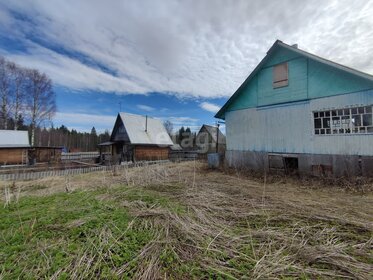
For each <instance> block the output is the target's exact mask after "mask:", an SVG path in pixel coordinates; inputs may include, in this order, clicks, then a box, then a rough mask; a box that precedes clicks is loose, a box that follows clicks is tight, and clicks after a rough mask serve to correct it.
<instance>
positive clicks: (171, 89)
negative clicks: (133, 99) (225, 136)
mask: <svg viewBox="0 0 373 280" xmlns="http://www.w3.org/2000/svg"><path fill="white" fill-rule="evenodd" d="M2 2H3V3H2V4H0V23H1V25H0V32H1V33H2V34H8V35H7V36H13V38H12V39H17V40H22V41H23V43H24V44H25V47H26V51H17V52H13V50H7V55H9V56H11V58H12V59H14V60H16V61H17V62H18V63H20V64H25V65H27V66H30V67H36V68H39V69H41V70H43V71H45V72H46V73H47V74H49V75H50V76H51V77H52V78H53V80H54V82H55V83H56V84H60V85H64V86H67V87H70V88H74V89H81V90H86V89H88V90H99V91H102V92H116V93H118V94H122V93H123V94H125V93H138V94H144V93H151V92H165V93H171V94H177V95H179V96H183V97H205V98H210V97H223V96H224V97H226V96H230V95H232V94H233V92H234V91H235V90H236V89H237V87H238V86H239V85H240V84H241V83H242V82H243V80H244V79H245V78H246V77H247V75H248V74H249V73H250V71H252V70H253V68H254V67H255V66H256V65H257V64H258V62H259V61H260V60H261V59H262V58H263V57H264V56H265V53H266V51H267V50H268V48H269V47H270V46H271V45H272V44H273V42H274V41H275V39H281V40H283V41H284V42H286V43H298V44H299V47H300V48H302V49H305V50H307V51H310V52H314V53H315V54H318V55H320V56H323V57H326V58H328V59H331V60H335V61H336V62H339V63H342V64H346V65H349V66H352V67H356V68H358V69H359V70H362V71H367V72H370V73H372V72H373V44H372V43H371V42H372V41H373V28H371V27H372V25H373V17H372V16H371V15H372V12H373V1H363V0H358V1H352V2H351V1H347V0H341V1H337V0H333V1H324V0H314V1H307V3H304V2H303V1H291V0H287V1H283V2H282V4H281V5H278V1H275V0H272V1H264V2H263V1H247V0H242V1H228V0H214V1H199V0H195V1H174V0H164V1H152V0H148V1H147V0H145V1H112V2H110V3H107V2H105V1H94V0H92V1H76V0H74V1H73V0H66V1H61V2H55V1H44V0H35V1H23V0H14V1H7V2H5V1H2ZM289 6H291V9H289V8H288V7H289ZM211 7H213V8H211ZM10 11H16V12H17V13H18V14H19V15H25V17H17V18H15V17H13V15H12V13H11V12H10ZM81 11H84V13H82V12H81ZM27 19H31V20H30V22H29V21H28V20H27ZM33 36H34V37H37V38H39V40H38V42H39V43H40V41H43V40H44V41H45V42H47V43H48V45H49V46H57V47H55V48H54V50H52V49H47V48H46V47H43V46H41V45H40V44H36V43H35V42H34V43H32V42H30V40H32V39H33ZM34 39H35V38H34ZM34 41H35V40H34ZM44 45H45V44H44ZM61 48H63V49H65V50H67V51H68V52H70V53H74V54H81V55H83V56H84V57H85V60H86V61H88V62H90V63H83V62H82V61H80V60H78V59H76V56H75V57H71V56H70V57H68V56H67V55H66V53H64V52H61V54H59V53H58V50H61ZM2 52H4V50H3V51H2ZM100 66H104V67H100ZM103 68H106V70H108V71H106V70H105V71H104V70H103Z"/></svg>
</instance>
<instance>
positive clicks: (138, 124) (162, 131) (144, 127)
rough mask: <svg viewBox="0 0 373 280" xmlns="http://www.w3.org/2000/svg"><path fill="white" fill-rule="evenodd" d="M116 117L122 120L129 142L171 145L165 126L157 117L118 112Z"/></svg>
mask: <svg viewBox="0 0 373 280" xmlns="http://www.w3.org/2000/svg"><path fill="white" fill-rule="evenodd" d="M118 118H120V119H121V121H122V122H123V125H124V127H125V129H126V132H127V134H128V138H129V140H130V142H131V144H136V145H138V144H140V145H165V146H171V145H173V142H172V140H171V138H170V136H169V135H168V133H167V131H166V128H165V127H164V125H163V123H162V121H161V120H159V119H154V118H151V117H148V116H141V115H134V114H129V113H119V114H118ZM113 132H114V130H113Z"/></svg>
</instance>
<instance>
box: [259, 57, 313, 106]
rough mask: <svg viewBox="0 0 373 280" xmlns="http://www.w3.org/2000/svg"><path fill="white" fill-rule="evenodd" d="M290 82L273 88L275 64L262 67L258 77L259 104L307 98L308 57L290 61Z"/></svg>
mask: <svg viewBox="0 0 373 280" xmlns="http://www.w3.org/2000/svg"><path fill="white" fill-rule="evenodd" d="M288 69H289V70H288V71H289V75H288V79H289V84H288V86H286V87H281V88H273V66H272V67H267V68H264V69H262V70H261V71H260V72H259V78H258V104H257V105H258V106H263V105H271V104H276V103H284V102H289V101H297V100H304V99H307V59H305V58H297V59H293V60H290V61H288Z"/></svg>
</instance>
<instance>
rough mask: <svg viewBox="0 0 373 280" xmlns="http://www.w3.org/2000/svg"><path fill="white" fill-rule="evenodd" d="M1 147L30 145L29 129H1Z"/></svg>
mask: <svg viewBox="0 0 373 280" xmlns="http://www.w3.org/2000/svg"><path fill="white" fill-rule="evenodd" d="M0 147H1V148H17V147H30V142H29V139H28V131H24V130H0Z"/></svg>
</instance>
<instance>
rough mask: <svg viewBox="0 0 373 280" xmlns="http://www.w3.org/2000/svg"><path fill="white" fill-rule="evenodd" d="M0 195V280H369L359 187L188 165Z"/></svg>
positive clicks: (364, 204) (372, 197)
mask: <svg viewBox="0 0 373 280" xmlns="http://www.w3.org/2000/svg"><path fill="white" fill-rule="evenodd" d="M264 181H266V182H264ZM1 188H2V190H3V192H2V196H1V202H2V205H1V208H0V244H1V247H0V279H15V278H22V279H37V278H44V279H45V278H48V279H49V278H51V279H89V278H95V279H97V278H101V279H123V278H124V279H126V278H135V279H159V278H165V279H166V278H167V279H193V278H195V279H201V278H203V279H242V278H243V279H373V193H372V192H371V191H370V190H369V186H368V187H367V188H365V189H366V191H364V192H362V191H361V190H362V189H361V188H360V191H358V192H353V191H352V190H348V191H346V189H345V188H341V187H335V186H328V185H325V184H323V183H321V182H309V181H300V180H297V179H293V178H280V177H277V178H267V179H266V180H263V179H259V178H256V179H253V178H249V177H247V176H245V175H244V174H240V173H239V172H232V171H229V172H223V171H212V170H208V169H207V168H206V166H205V165H204V164H203V163H195V162H188V163H180V164H163V165H154V166H145V167H139V168H132V169H128V170H125V171H123V172H120V173H118V174H111V173H104V172H98V173H92V174H84V175H79V176H74V177H69V178H65V177H56V178H46V179H43V180H38V181H29V182H17V183H16V184H15V185H12V184H6V183H4V182H3V183H2V186H1ZM363 189H364V188H363Z"/></svg>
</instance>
